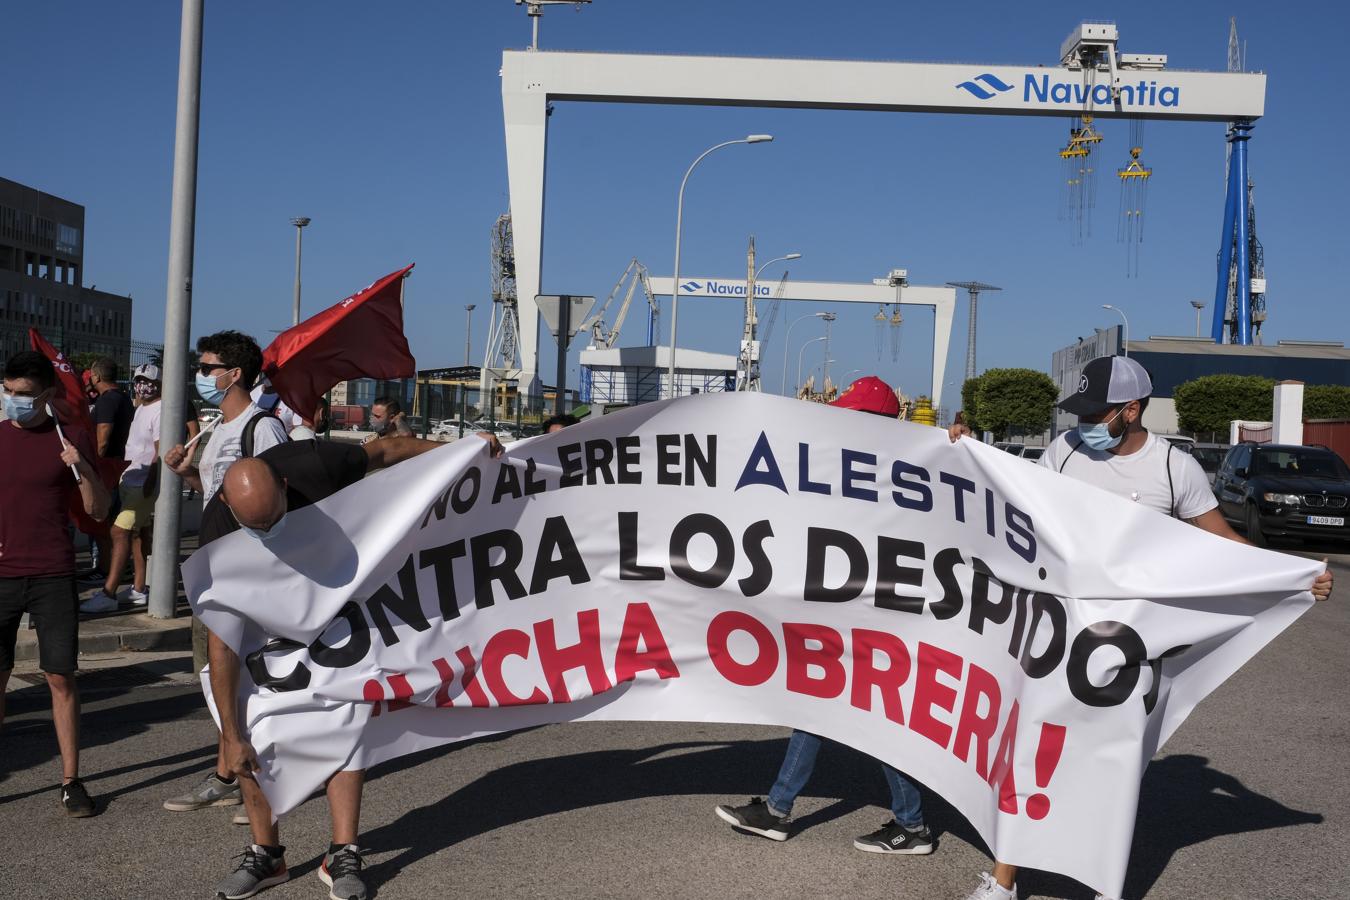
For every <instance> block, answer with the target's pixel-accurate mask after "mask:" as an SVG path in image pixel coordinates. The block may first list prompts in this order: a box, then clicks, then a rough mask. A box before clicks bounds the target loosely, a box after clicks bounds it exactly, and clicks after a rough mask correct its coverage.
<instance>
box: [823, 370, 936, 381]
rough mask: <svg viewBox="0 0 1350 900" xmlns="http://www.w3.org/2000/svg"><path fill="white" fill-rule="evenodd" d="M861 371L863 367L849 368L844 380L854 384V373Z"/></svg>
mask: <svg viewBox="0 0 1350 900" xmlns="http://www.w3.org/2000/svg"><path fill="white" fill-rule="evenodd" d="M861 371H862V369H849V370H848V374H847V375H845V376H844V380H845V381H847V382H848V383H849V384H852V383H853V375H854V373H857V372H861ZM950 383H951V382H948V384H950Z"/></svg>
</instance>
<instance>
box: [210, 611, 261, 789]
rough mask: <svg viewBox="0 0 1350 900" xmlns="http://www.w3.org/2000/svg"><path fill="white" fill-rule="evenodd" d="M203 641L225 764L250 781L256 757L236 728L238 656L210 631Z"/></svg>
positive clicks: (241, 733) (245, 738)
mask: <svg viewBox="0 0 1350 900" xmlns="http://www.w3.org/2000/svg"><path fill="white" fill-rule="evenodd" d="M206 641H207V658H208V659H210V661H211V696H213V697H214V698H215V700H216V713H217V715H219V716H220V736H221V738H223V739H224V741H225V765H226V766H228V767H229V769H230V772H231V773H232V774H234V775H242V776H243V777H245V778H250V777H252V776H253V773H254V772H256V771H257V770H258V755H257V754H256V753H255V752H254V751H253V745H252V744H250V743H249V741H248V738H247V737H246V736H245V735H244V733H243V729H241V728H240V727H239V705H238V704H239V656H238V655H237V654H236V653H235V652H234V651H233V650H231V649H230V648H229V647H228V646H226V644H225V642H224V641H222V640H221V639H220V638H218V637H216V636H215V634H214V633H212V632H209V631H208V632H207V637H206Z"/></svg>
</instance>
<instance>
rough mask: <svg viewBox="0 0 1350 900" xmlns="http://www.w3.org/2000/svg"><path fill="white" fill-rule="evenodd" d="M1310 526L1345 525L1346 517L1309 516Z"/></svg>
mask: <svg viewBox="0 0 1350 900" xmlns="http://www.w3.org/2000/svg"><path fill="white" fill-rule="evenodd" d="M1308 524H1309V525H1344V524H1345V517H1344V516H1308Z"/></svg>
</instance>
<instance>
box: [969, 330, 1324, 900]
mask: <svg viewBox="0 0 1350 900" xmlns="http://www.w3.org/2000/svg"><path fill="white" fill-rule="evenodd" d="M1152 394H1153V381H1152V379H1150V378H1149V375H1148V372H1147V371H1146V370H1145V369H1144V367H1143V366H1141V365H1140V364H1139V363H1137V362H1135V361H1134V360H1132V359H1130V358H1129V357H1128V356H1103V357H1099V358H1097V359H1094V360H1092V361H1091V362H1090V363H1088V364H1087V365H1086V366H1084V367H1083V373H1082V375H1081V377H1080V378H1079V380H1078V388H1077V390H1076V391H1074V392H1073V393H1071V394H1069V396H1067V397H1065V398H1064V399H1063V400H1061V401H1060V402H1059V408H1060V409H1062V410H1064V411H1065V412H1067V413H1071V414H1073V415H1076V416H1078V427H1077V428H1076V429H1074V430H1073V431H1068V432H1065V433H1064V434H1062V435H1060V436H1059V437H1058V438H1056V439H1055V441H1054V443H1052V444H1051V445H1050V447H1049V448H1048V449H1047V450H1046V451H1045V454H1044V455H1043V456H1041V458H1040V461H1039V465H1041V466H1045V467H1047V468H1050V469H1054V470H1055V471H1056V472H1060V473H1063V474H1064V475H1068V476H1069V477H1071V478H1076V479H1078V480H1079V481H1084V482H1087V483H1088V484H1092V485H1096V486H1097V487H1099V488H1102V489H1103V490H1107V491H1110V492H1111V493H1113V494H1115V495H1116V496H1118V497H1124V498H1126V499H1127V500H1133V501H1134V502H1135V503H1141V504H1143V505H1144V506H1147V507H1148V508H1149V509H1153V510H1156V511H1158V512H1160V513H1162V514H1163V515H1167V516H1173V517H1175V518H1178V519H1182V520H1184V521H1186V522H1189V523H1191V524H1192V525H1194V526H1196V527H1197V528H1200V529H1202V530H1204V531H1208V532H1209V533H1210V534H1215V535H1218V536H1219V537H1223V538H1228V539H1229V540H1233V541H1238V542H1240V543H1243V544H1245V543H1248V541H1247V540H1246V539H1245V538H1243V537H1242V536H1241V535H1239V534H1237V533H1236V532H1235V531H1233V529H1232V528H1231V527H1229V525H1228V521H1227V520H1226V519H1224V517H1223V514H1222V513H1220V512H1219V509H1218V505H1219V504H1218V501H1217V500H1215V498H1214V491H1213V490H1212V489H1211V488H1210V486H1209V479H1208V478H1206V477H1205V472H1204V470H1203V469H1201V468H1200V463H1199V462H1198V461H1197V460H1196V459H1195V458H1194V457H1193V456H1191V455H1190V454H1189V453H1186V452H1185V451H1183V450H1177V449H1174V448H1173V447H1172V445H1171V442H1170V441H1167V440H1165V439H1163V438H1160V437H1158V436H1157V435H1154V434H1150V433H1149V432H1148V431H1147V430H1145V428H1144V426H1143V421H1142V420H1143V417H1144V410H1145V409H1146V408H1147V407H1148V401H1149V397H1150V396H1152ZM948 434H949V435H950V436H951V439H952V440H953V441H955V440H957V439H958V438H960V437H963V436H965V435H968V434H970V429H969V428H967V427H966V426H965V425H953V426H951V428H950V429H948ZM1323 561H1324V562H1325V560H1323ZM1298 587H1299V588H1301V589H1305V590H1311V591H1312V594H1313V596H1314V597H1315V598H1317V599H1318V600H1325V599H1327V597H1329V596H1331V587H1332V578H1331V572H1330V571H1324V572H1323V573H1322V574H1321V575H1319V576H1317V580H1316V581H1314V582H1313V583H1312V585H1311V586H1310V587H1308V586H1304V585H1299V586H1298ZM1016 879H1017V867H1016V866H1010V865H1008V864H1007V863H1003V862H999V861H997V860H995V862H994V873H993V875H989V874H987V873H986V874H984V875H982V876H981V877H980V885H979V887H977V888H976V889H975V890H974V891H973V892H971V893H970V894H969V895H968V896H967V897H966V900H1013V898H1015V897H1016V896H1017V885H1016ZM1097 898H1098V900H1103V898H1102V895H1101V894H1098V895H1097Z"/></svg>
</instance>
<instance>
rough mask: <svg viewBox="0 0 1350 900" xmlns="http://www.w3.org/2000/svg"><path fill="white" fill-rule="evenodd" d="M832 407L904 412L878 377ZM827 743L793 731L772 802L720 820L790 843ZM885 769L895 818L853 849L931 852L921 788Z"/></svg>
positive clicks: (733, 810)
mask: <svg viewBox="0 0 1350 900" xmlns="http://www.w3.org/2000/svg"><path fill="white" fill-rule="evenodd" d="M829 405H830V406H837V407H840V408H841V409H854V410H857V411H859V412H865V413H871V414H872V415H875V416H881V417H883V418H887V419H895V418H896V417H897V416H899V414H900V400H899V398H898V397H896V395H895V391H893V390H891V386H890V385H888V384H887V383H886V382H884V381H882V380H881V379H880V378H878V377H876V376H875V375H868V376H865V377H863V378H859V379H858V380H857V381H855V382H853V383H852V384H851V385H849V386H848V389H847V390H845V391H844V392H843V393H842V394H840V395H839V397H838V399H836V400H834V401H833V402H831V403H830V404H829ZM822 743H823V741H822V740H821V739H820V738H819V737H817V736H816V735H814V734H810V733H808V732H805V731H800V730H794V731H793V732H792V737H791V738H790V739H789V740H788V747H787V753H786V754H785V755H784V756H783V764H782V765H781V766H780V767H779V769H778V778H777V779H776V780H775V781H774V784H773V788H772V789H771V790H770V791H769V795H768V799H767V800H761V799H760V798H758V797H753V798H751V800H750V802H749V803H747V804H745V805H743V806H718V807H717V809H716V812H717V815H718V817H719V818H720V819H722V821H724V822H727V823H729V824H730V825H731V827H733V828H735V829H737V830H738V831H745V832H749V833H750V834H757V835H759V836H760V837H766V838H768V839H769V840H773V841H785V840H787V839H788V837H789V835H790V833H791V832H790V831H789V830H788V819H789V817H790V816H791V815H792V805H793V803H794V802H795V801H796V799H797V795H798V794H800V793H801V792H802V790H803V789H805V787H806V783H807V781H808V780H810V778H811V773H812V772H813V771H814V770H815V767H816V755H817V754H818V753H819V752H820V747H821V744H822ZM881 770H882V773H883V774H884V775H885V776H886V784H887V786H888V787H889V788H890V790H891V814H892V819H891V821H889V822H886V823H883V824H882V826H881V828H879V829H877V830H876V831H873V832H870V833H868V834H864V835H861V836H860V837H858V838H855V839H854V841H853V846H854V847H855V848H856V849H858V850H862V851H864V852H866V853H897V854H904V855H911V856H922V855H927V854H929V853H932V852H933V847H934V844H933V834H932V832H931V831H930V830H929V828H928V826H927V825H925V824H924V821H923V806H922V799H921V798H920V796H919V789H918V788H917V787H915V786H914V783H913V782H912V781H910V780H909V779H908V778H906V777H905V776H904V775H902V774H901V773H900V772H899V771H898V770H896V769H895V768H894V767H893V766H888V765H886V764H885V763H882V764H881Z"/></svg>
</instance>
